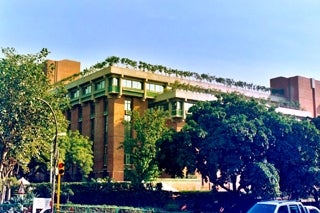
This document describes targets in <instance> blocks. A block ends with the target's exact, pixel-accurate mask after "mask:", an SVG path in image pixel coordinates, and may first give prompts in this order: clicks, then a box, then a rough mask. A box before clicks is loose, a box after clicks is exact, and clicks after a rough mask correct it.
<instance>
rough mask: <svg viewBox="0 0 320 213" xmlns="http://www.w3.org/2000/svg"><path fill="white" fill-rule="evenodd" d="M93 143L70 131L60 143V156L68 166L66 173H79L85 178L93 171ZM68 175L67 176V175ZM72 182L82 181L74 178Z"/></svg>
mask: <svg viewBox="0 0 320 213" xmlns="http://www.w3.org/2000/svg"><path fill="white" fill-rule="evenodd" d="M92 145H93V142H92V141H90V140H89V138H88V137H85V136H83V135H81V134H80V133H79V132H78V131H69V132H68V134H67V137H63V138H62V139H61V141H60V143H59V147H60V156H61V158H62V159H63V160H64V162H65V165H66V171H79V172H80V174H82V176H83V177H84V178H86V177H87V176H88V174H89V173H90V172H91V171H92V167H93V149H92ZM66 175H67V174H66ZM69 175H71V177H70V179H71V180H74V179H76V180H81V178H75V177H72V174H69Z"/></svg>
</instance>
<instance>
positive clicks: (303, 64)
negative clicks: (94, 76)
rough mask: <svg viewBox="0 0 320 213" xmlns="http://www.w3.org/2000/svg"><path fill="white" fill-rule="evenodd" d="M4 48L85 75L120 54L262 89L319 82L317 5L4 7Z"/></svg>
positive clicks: (301, 1)
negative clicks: (77, 67)
mask: <svg viewBox="0 0 320 213" xmlns="http://www.w3.org/2000/svg"><path fill="white" fill-rule="evenodd" d="M0 8H1V9H0V20H1V21H0V47H14V48H15V49H16V50H17V51H18V52H19V53H36V52H39V51H40V50H41V49H42V48H44V47H45V48H48V49H49V51H50V52H51V54H50V55H49V57H48V58H50V59H54V60H61V59H71V60H76V61H80V62H81V65H82V66H81V69H84V68H86V67H89V66H91V65H93V64H95V63H97V62H100V61H103V60H104V59H105V58H107V57H109V56H113V55H114V56H119V57H123V58H130V59H132V60H137V61H144V62H147V63H150V64H160V65H164V66H167V67H171V68H175V69H178V70H185V71H193V72H198V73H207V74H210V75H214V76H217V77H226V78H232V79H234V80H241V81H246V82H248V83H254V84H257V85H264V86H269V79H270V78H274V77H278V76H284V77H290V76H296V75H300V76H305V77H308V78H315V79H317V80H320V72H319V71H320V24H319V23H320V1H318V0H267V1H266V0H198V1H195V0H157V1H155V0H153V1H152V0H113V1H111V0H77V1H75V0H55V1H52V0H28V1H26V0H10V1H6V0H4V1H0Z"/></svg>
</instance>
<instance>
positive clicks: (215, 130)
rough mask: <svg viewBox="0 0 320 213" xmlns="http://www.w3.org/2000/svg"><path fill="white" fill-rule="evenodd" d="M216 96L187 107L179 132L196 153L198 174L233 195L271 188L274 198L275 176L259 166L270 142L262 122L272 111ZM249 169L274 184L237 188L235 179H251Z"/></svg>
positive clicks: (233, 95) (231, 97) (232, 96)
mask: <svg viewBox="0 0 320 213" xmlns="http://www.w3.org/2000/svg"><path fill="white" fill-rule="evenodd" d="M216 97H217V100H215V101H210V102H199V103H197V104H196V105H194V106H193V107H191V109H190V112H191V115H190V116H189V117H188V118H187V125H186V126H185V127H184V129H183V131H184V132H186V133H188V134H189V135H190V137H191V140H192V143H193V146H194V148H195V150H196V153H195V155H196V157H197V161H196V167H197V169H198V171H199V172H200V173H201V175H202V177H203V178H204V179H205V180H206V181H210V182H212V183H213V184H214V185H215V186H219V187H221V188H224V189H225V190H227V191H229V192H233V193H235V194H239V193H240V191H241V190H242V191H247V190H248V188H249V186H250V185H251V186H252V185H255V189H257V187H260V189H259V190H260V191H262V190H264V189H265V187H268V188H273V190H269V192H270V193H272V195H271V196H277V194H278V193H279V191H278V190H277V188H279V187H278V185H279V182H277V181H278V178H275V177H277V175H278V174H277V173H276V170H275V169H273V165H269V164H268V163H264V164H262V163H263V162H267V153H268V149H269V147H270V146H271V145H272V143H273V142H274V137H273V135H272V132H271V131H270V129H269V128H268V127H267V126H266V125H265V123H264V122H265V119H267V118H268V116H269V114H270V113H271V112H273V109H272V108H268V107H267V106H266V105H265V104H262V103H260V102H258V101H257V100H255V99H250V98H246V97H244V96H243V95H240V94H237V93H230V94H223V93H222V94H219V95H217V96H216ZM263 165H264V166H263ZM266 168H267V170H268V172H266V170H265V169H266ZM253 169H254V170H255V171H257V170H260V172H259V174H260V175H265V176H266V177H265V178H273V180H274V181H275V182H269V183H265V184H268V185H267V186H265V185H258V184H257V183H253V182H248V181H242V182H240V183H241V184H240V185H238V179H239V178H243V179H246V180H252V177H250V176H248V175H250V174H252V171H253ZM244 171H246V172H244ZM250 171H251V172H250ZM226 183H231V186H230V185H228V184H226ZM268 196H270V194H269V195H268Z"/></svg>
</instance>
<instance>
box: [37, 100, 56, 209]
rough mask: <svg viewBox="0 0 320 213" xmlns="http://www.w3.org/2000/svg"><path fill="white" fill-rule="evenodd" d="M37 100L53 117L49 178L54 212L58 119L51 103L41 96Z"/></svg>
mask: <svg viewBox="0 0 320 213" xmlns="http://www.w3.org/2000/svg"><path fill="white" fill-rule="evenodd" d="M37 99H38V100H39V101H42V102H43V103H45V104H46V105H47V106H48V107H49V108H50V111H51V112H52V115H53V119H54V123H55V135H54V140H53V146H52V149H51V159H50V161H51V162H50V163H51V165H50V167H51V168H50V179H51V191H52V193H51V208H52V212H54V195H55V189H56V179H55V172H56V171H55V170H56V165H57V158H58V157H57V156H58V143H57V139H58V121H57V116H56V114H55V112H54V110H53V108H52V107H51V105H50V104H49V103H48V102H47V101H45V100H43V99H41V98H37Z"/></svg>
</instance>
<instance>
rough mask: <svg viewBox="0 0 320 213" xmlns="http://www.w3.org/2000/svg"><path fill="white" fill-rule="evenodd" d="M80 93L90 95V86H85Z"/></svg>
mask: <svg viewBox="0 0 320 213" xmlns="http://www.w3.org/2000/svg"><path fill="white" fill-rule="evenodd" d="M82 91H83V94H84V95H88V94H90V93H91V85H88V86H85V87H84V88H83V90H82Z"/></svg>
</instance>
